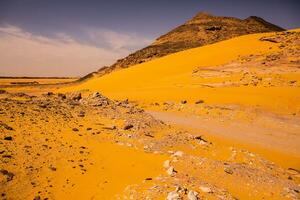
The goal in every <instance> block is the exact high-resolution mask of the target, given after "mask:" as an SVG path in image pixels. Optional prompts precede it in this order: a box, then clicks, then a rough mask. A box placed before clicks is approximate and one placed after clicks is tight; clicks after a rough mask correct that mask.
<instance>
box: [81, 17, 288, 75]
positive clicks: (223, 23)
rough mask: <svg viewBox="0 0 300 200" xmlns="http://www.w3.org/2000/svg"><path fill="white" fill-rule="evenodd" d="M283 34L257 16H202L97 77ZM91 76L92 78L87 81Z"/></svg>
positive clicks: (101, 71)
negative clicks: (237, 40)
mask: <svg viewBox="0 0 300 200" xmlns="http://www.w3.org/2000/svg"><path fill="white" fill-rule="evenodd" d="M283 30H284V29H283V28H281V27H278V26H276V25H273V24H271V23H269V22H266V21H265V20H264V19H262V18H259V17H255V16H251V17H248V18H247V19H244V20H241V19H237V18H233V17H219V16H213V15H211V14H207V13H203V12H201V13H198V14H197V15H196V16H195V17H193V18H192V19H190V20H188V21H187V22H186V23H184V24H183V25H180V26H178V27H176V28H175V29H173V30H171V31H170V32H168V33H167V34H165V35H163V36H161V37H159V38H157V39H156V40H155V42H154V43H152V44H151V45H150V46H148V47H145V48H143V49H141V50H138V51H136V52H135V53H132V54H130V55H129V56H127V57H125V58H123V59H120V60H118V61H117V62H116V63H115V64H113V65H112V66H110V67H105V68H102V69H100V70H99V71H98V72H97V74H98V75H102V74H106V73H109V72H111V71H114V70H116V69H120V68H127V67H129V66H132V65H135V64H139V63H143V62H146V61H150V60H153V59H155V58H159V57H162V56H165V55H169V54H171V53H175V52H178V51H182V50H186V49H190V48H195V47H200V46H204V45H207V44H213V43H216V42H219V41H222V40H226V39H230V38H233V37H236V36H241V35H246V34H251V33H263V32H274V31H283ZM91 76H92V74H90V75H89V76H87V77H91ZM87 77H86V78H87Z"/></svg>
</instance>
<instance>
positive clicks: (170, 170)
mask: <svg viewBox="0 0 300 200" xmlns="http://www.w3.org/2000/svg"><path fill="white" fill-rule="evenodd" d="M176 173H177V171H176V170H175V169H174V167H172V166H171V167H169V168H168V169H167V174H168V175H170V176H172V175H174V174H176Z"/></svg>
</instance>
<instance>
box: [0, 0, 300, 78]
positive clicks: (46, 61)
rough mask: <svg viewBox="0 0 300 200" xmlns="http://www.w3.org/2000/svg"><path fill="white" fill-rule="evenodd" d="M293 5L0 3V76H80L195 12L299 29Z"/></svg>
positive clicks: (269, 0) (192, 0) (266, 0)
mask: <svg viewBox="0 0 300 200" xmlns="http://www.w3.org/2000/svg"><path fill="white" fill-rule="evenodd" d="M299 10H300V1H299V0H259V1H258V0H248V1H246V0H244V1H240V0H239V1H237V0H226V1H225V0H223V1H222V0H147V1H146V0H0V76H83V75H86V74H88V73H89V72H92V71H95V70H98V69H99V68H101V67H103V66H108V65H110V64H113V63H114V62H115V61H116V60H117V59H119V58H122V57H124V56H126V55H128V54H129V53H132V52H134V51H135V50H137V49H140V48H143V47H145V46H147V45H149V44H151V42H152V41H153V40H154V39H155V38H157V37H158V36H160V35H162V34H164V33H166V32H168V31H169V30H171V29H172V28H174V27H176V26H178V25H180V24H182V23H184V22H185V21H186V20H188V19H190V18H191V17H193V16H194V15H195V14H196V13H198V12H200V11H206V12H209V13H211V14H214V15H218V16H232V17H238V18H241V19H244V18H247V17H248V16H259V17H262V18H264V19H265V20H267V21H269V22H271V23H274V24H276V25H279V26H281V27H283V28H286V29H292V28H300V14H299V13H300V12H299Z"/></svg>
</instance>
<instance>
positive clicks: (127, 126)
mask: <svg viewBox="0 0 300 200" xmlns="http://www.w3.org/2000/svg"><path fill="white" fill-rule="evenodd" d="M132 128H133V125H132V124H125V126H124V128H123V129H124V130H129V129H132Z"/></svg>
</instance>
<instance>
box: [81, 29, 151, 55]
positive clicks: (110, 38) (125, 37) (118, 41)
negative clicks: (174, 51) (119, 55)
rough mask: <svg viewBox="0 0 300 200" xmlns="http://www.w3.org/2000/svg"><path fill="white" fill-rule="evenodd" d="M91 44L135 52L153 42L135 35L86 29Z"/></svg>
mask: <svg viewBox="0 0 300 200" xmlns="http://www.w3.org/2000/svg"><path fill="white" fill-rule="evenodd" d="M85 30H86V31H85V32H86V34H87V35H88V38H89V40H90V41H91V42H93V43H94V44H96V45H98V46H102V47H107V48H111V49H114V50H122V49H127V50H133V49H137V48H140V47H141V46H146V45H148V44H150V42H151V40H150V39H148V38H143V37H141V36H139V35H137V34H134V33H127V34H123V33H118V32H115V31H112V30H107V29H95V28H88V29H85Z"/></svg>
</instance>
